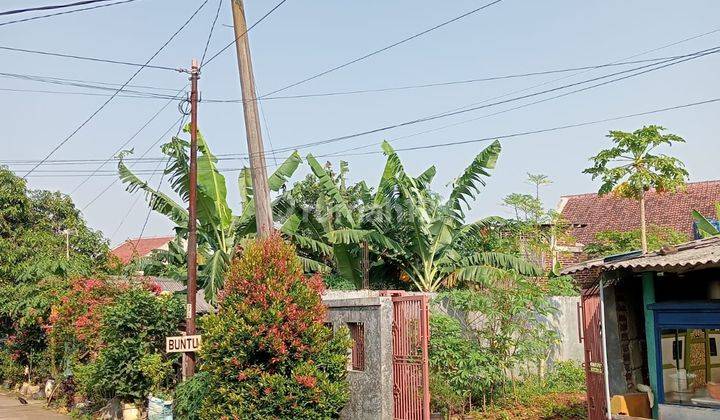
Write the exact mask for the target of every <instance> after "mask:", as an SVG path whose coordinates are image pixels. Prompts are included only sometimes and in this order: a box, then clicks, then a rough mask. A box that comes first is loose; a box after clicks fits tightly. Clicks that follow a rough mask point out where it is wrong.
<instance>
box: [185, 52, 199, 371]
mask: <svg viewBox="0 0 720 420" xmlns="http://www.w3.org/2000/svg"><path fill="white" fill-rule="evenodd" d="M199 78H200V69H199V68H198V62H197V60H195V59H193V60H192V66H191V67H190V86H191V90H190V185H189V188H188V196H189V201H190V203H189V205H188V216H189V217H188V218H189V221H188V241H187V264H188V267H187V305H186V308H185V333H186V335H195V312H196V311H195V307H196V300H195V299H196V296H197V149H198V147H197V118H198V113H197V111H198V110H197V108H198V79H199ZM183 359H184V360H183V362H184V363H183V367H184V371H183V376H184V378H185V379H190V378H192V376H193V375H194V374H195V353H194V352H187V353H184V355H183Z"/></svg>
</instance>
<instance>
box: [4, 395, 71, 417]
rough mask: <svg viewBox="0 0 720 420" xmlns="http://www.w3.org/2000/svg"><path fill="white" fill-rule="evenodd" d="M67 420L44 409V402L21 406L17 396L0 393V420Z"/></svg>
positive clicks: (29, 402)
mask: <svg viewBox="0 0 720 420" xmlns="http://www.w3.org/2000/svg"><path fill="white" fill-rule="evenodd" d="M69 418H70V417H68V416H66V415H63V414H58V413H55V412H54V411H51V410H47V409H45V401H28V405H22V404H20V401H18V399H17V396H15V395H13V394H7V393H0V420H10V419H12V420H38V419H43V420H45V419H48V420H60V419H65V420H67V419H69Z"/></svg>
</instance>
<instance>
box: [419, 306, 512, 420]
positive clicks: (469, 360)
mask: <svg viewBox="0 0 720 420" xmlns="http://www.w3.org/2000/svg"><path fill="white" fill-rule="evenodd" d="M430 330H431V331H432V334H431V335H430V389H431V392H430V395H431V396H432V405H433V409H434V410H441V411H450V412H453V413H458V412H464V410H465V408H466V406H467V405H468V402H469V401H470V400H471V399H472V398H473V397H475V398H476V397H478V396H482V395H484V394H491V393H492V392H493V391H492V388H493V386H496V385H497V384H500V383H502V382H503V381H504V380H505V372H503V370H502V369H501V368H500V364H499V363H498V360H496V356H495V355H494V354H492V352H490V351H487V349H485V348H483V347H482V345H481V343H479V342H478V341H476V340H475V339H474V337H473V334H472V333H471V332H467V331H464V329H463V326H462V325H461V323H460V321H459V320H458V319H456V318H454V317H451V316H447V315H442V314H433V315H432V316H431V317H430Z"/></svg>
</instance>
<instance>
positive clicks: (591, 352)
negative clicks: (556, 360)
mask: <svg viewBox="0 0 720 420" xmlns="http://www.w3.org/2000/svg"><path fill="white" fill-rule="evenodd" d="M563 274H569V275H572V276H573V277H574V278H575V280H576V281H577V282H578V283H579V284H580V285H581V288H582V299H581V302H582V303H581V307H580V308H579V310H580V312H581V315H582V316H581V321H580V325H579V329H580V331H581V340H582V341H583V345H584V350H585V372H586V376H587V379H586V381H587V396H588V399H587V401H588V413H589V418H590V419H604V418H610V416H611V413H610V411H611V410H610V407H611V399H612V398H613V397H614V396H622V395H623V394H628V393H632V392H637V390H638V387H640V389H641V390H642V389H645V388H644V387H642V386H641V385H647V386H649V388H650V389H651V391H652V415H653V418H660V419H717V418H720V350H719V347H720V343H719V341H720V238H717V237H716V238H709V239H703V240H697V241H693V242H688V243H685V244H681V245H677V246H673V247H668V248H665V249H662V250H660V251H657V252H653V253H649V254H645V255H643V254H642V253H640V252H632V253H627V254H622V255H616V256H611V257H606V258H599V259H593V260H589V261H585V262H584V263H581V264H577V265H574V266H571V267H567V268H566V269H564V270H563ZM716 384H717V385H716ZM618 398H619V397H618ZM629 414H632V413H629Z"/></svg>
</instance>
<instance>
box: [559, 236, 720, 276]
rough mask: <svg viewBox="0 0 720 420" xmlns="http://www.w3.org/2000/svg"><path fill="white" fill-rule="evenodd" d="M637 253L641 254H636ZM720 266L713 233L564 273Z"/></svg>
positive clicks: (717, 240) (596, 261)
mask: <svg viewBox="0 0 720 420" xmlns="http://www.w3.org/2000/svg"><path fill="white" fill-rule="evenodd" d="M635 254H637V255H635ZM716 266H720V238H719V237H713V238H708V239H701V240H697V241H692V242H687V243H685V244H681V245H677V246H674V247H670V248H668V249H664V250H660V251H657V252H652V253H650V254H646V255H642V254H639V253H634V254H632V255H631V254H628V256H627V257H625V256H615V257H607V258H596V259H593V260H589V261H585V262H584V263H581V264H577V265H573V266H570V267H567V268H565V269H563V270H562V274H575V273H579V272H582V271H584V270H590V269H594V268H600V269H601V270H603V271H612V270H618V269H631V270H633V271H686V270H691V269H695V268H700V267H703V268H705V267H716Z"/></svg>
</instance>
